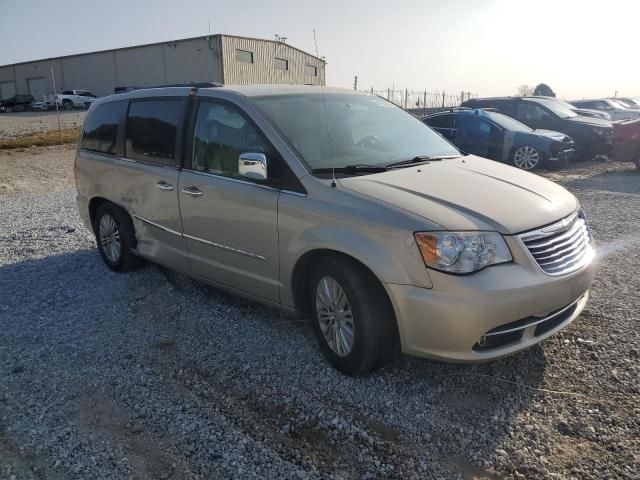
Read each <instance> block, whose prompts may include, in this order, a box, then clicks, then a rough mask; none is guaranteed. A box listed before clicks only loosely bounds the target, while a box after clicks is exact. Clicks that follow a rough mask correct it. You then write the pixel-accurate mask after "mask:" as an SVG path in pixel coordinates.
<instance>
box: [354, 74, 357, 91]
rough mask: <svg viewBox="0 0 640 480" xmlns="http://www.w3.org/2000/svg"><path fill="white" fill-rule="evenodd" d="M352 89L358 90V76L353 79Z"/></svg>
mask: <svg viewBox="0 0 640 480" xmlns="http://www.w3.org/2000/svg"><path fill="white" fill-rule="evenodd" d="M353 89H354V90H358V75H356V76H355V77H353Z"/></svg>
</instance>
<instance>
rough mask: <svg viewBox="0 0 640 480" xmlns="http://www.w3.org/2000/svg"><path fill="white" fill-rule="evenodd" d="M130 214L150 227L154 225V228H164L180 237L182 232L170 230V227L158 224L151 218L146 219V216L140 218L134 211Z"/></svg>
mask: <svg viewBox="0 0 640 480" xmlns="http://www.w3.org/2000/svg"><path fill="white" fill-rule="evenodd" d="M131 216H132V217H134V218H137V219H138V220H140V221H141V222H144V223H148V224H149V225H151V226H152V227H156V228H159V229H160V230H164V231H165V232H168V233H172V234H174V235H177V236H178V237H182V233H180V232H176V231H175V230H171V229H170V228H168V227H165V226H164V225H160V224H159V223H156V222H152V221H151V220H147V219H146V218H142V217H140V216H138V215H136V214H135V213H132V214H131Z"/></svg>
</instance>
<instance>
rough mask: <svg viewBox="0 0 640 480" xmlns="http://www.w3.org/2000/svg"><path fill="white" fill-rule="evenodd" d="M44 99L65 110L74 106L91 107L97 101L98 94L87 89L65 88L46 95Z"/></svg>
mask: <svg viewBox="0 0 640 480" xmlns="http://www.w3.org/2000/svg"><path fill="white" fill-rule="evenodd" d="M44 101H45V103H47V104H50V105H54V106H55V104H56V103H57V104H58V106H60V107H62V108H64V109H65V110H71V109H73V108H89V107H90V106H91V104H92V103H93V102H95V101H96V96H95V95H94V94H93V93H91V92H89V91H87V90H63V91H62V93H59V94H54V95H45V97H44Z"/></svg>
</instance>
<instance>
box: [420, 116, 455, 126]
mask: <svg viewBox="0 0 640 480" xmlns="http://www.w3.org/2000/svg"><path fill="white" fill-rule="evenodd" d="M424 123H426V124H427V125H429V126H430V127H434V128H454V125H455V117H454V116H453V115H434V116H433V117H427V118H425V119H424Z"/></svg>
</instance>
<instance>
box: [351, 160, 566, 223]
mask: <svg viewBox="0 0 640 480" xmlns="http://www.w3.org/2000/svg"><path fill="white" fill-rule="evenodd" d="M339 183H340V185H341V186H342V187H344V188H347V189H350V190H353V191H355V192H358V193H360V194H363V195H367V196H370V197H373V198H376V199H378V200H381V201H382V202H385V203H387V204H391V205H394V206H395V207H398V208H401V209H403V210H405V211H408V212H411V213H413V214H415V215H419V216H421V217H423V218H425V219H427V220H429V221H431V222H434V223H436V224H438V225H440V226H442V228H443V229H447V230H491V231H497V232H500V233H504V234H515V233H520V232H524V231H527V230H531V229H534V228H537V227H541V226H543V225H547V224H549V223H553V222H554V221H556V220H559V219H560V218H563V217H565V216H567V215H569V214H571V213H572V212H574V211H575V210H576V209H577V208H578V201H577V200H576V198H575V197H574V196H573V195H572V194H571V193H569V192H568V191H567V190H565V189H564V188H562V187H561V186H559V185H557V184H555V183H553V182H551V181H549V180H545V179H544V178H542V177H539V176H537V175H535V174H532V173H528V172H525V171H522V170H519V169H517V168H515V167H510V166H507V165H504V164H501V163H498V162H494V161H492V160H486V159H484V158H480V157H476V156H473V155H469V156H466V157H461V158H458V159H449V160H441V161H434V162H431V163H428V164H424V165H420V166H415V167H408V168H401V169H396V170H390V171H386V172H382V173H377V174H373V175H364V176H353V177H346V178H341V179H340V180H339Z"/></svg>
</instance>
